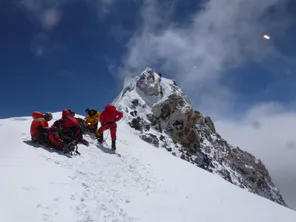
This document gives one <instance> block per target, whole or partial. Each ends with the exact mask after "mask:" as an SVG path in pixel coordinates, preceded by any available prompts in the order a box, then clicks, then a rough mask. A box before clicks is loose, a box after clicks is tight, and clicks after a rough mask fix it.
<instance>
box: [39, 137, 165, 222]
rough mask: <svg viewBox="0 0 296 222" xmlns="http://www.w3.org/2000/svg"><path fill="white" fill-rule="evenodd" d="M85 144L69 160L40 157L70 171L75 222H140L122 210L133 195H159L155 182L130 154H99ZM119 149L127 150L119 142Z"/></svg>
mask: <svg viewBox="0 0 296 222" xmlns="http://www.w3.org/2000/svg"><path fill="white" fill-rule="evenodd" d="M89 142H90V146H89V147H88V148H84V147H83V150H82V149H81V150H82V151H81V153H82V155H81V156H76V157H73V158H70V159H69V158H65V157H63V156H59V155H58V154H52V155H49V156H51V157H49V156H48V155H47V154H46V155H43V156H44V157H45V158H46V160H48V161H51V162H54V163H55V164H58V165H59V166H60V167H62V168H66V169H70V170H71V171H72V172H73V175H72V176H71V177H70V179H71V180H72V181H73V183H75V184H76V185H78V184H79V186H80V187H81V189H80V191H79V192H74V193H72V194H71V195H70V196H69V198H70V199H71V201H74V202H75V207H74V209H73V210H75V211H76V214H77V222H95V221H100V222H110V221H112V222H113V221H114V222H115V221H118V222H119V221H120V222H137V221H140V220H139V219H138V218H136V217H133V216H130V213H129V212H127V211H128V210H126V209H127V208H128V207H129V206H128V205H130V204H132V201H133V195H134V194H136V193H137V195H136V196H139V195H140V196H142V197H143V198H145V197H148V198H149V195H151V194H154V193H161V192H163V191H162V190H161V189H160V187H159V183H158V182H157V179H156V178H154V177H153V176H152V175H151V173H150V172H149V170H148V169H147V166H144V165H142V164H141V163H140V161H139V160H138V159H137V158H136V157H134V156H133V155H132V154H129V153H125V154H124V155H121V156H118V155H116V154H111V153H108V152H104V151H102V150H101V149H99V148H98V147H96V146H95V144H94V142H93V140H89ZM124 143H125V144H124ZM119 146H120V147H121V146H127V142H124V141H120V140H119ZM42 153H43V152H42ZM43 154H44V153H43ZM73 204H74V203H73ZM54 217H55V215H52V218H54ZM47 219H48V218H47ZM48 221H50V220H48ZM52 221H54V220H52Z"/></svg>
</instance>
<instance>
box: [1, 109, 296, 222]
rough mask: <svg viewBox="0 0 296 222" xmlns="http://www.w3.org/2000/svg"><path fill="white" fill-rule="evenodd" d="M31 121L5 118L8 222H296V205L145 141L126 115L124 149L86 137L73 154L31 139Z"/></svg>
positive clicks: (121, 134)
mask: <svg viewBox="0 0 296 222" xmlns="http://www.w3.org/2000/svg"><path fill="white" fill-rule="evenodd" d="M60 116H61V113H55V114H54V119H53V120H52V121H51V123H53V121H54V120H56V119H57V118H60ZM31 121H32V119H31V117H19V118H10V119H4V120H0V135H1V138H2V139H1V140H0V173H1V175H2V179H1V181H0V190H1V198H0V218H1V221H3V222H19V221H30V222H40V221H50V222H65V221H71V222H99V221H100V222H104V221H105V222H110V221H120V222H136V221H137V222H139V221H141V222H151V221H156V222H158V221H159V222H163V221H171V222H175V221H176V222H180V221H186V222H190V221H192V222H196V221H207V222H217V221H221V222H231V221H233V222H236V221H240V222H250V221H252V222H271V221H273V222H282V221H285V222H294V221H295V218H296V213H295V212H294V211H292V210H290V209H288V208H286V207H283V206H280V205H279V204H277V203H275V202H272V201H270V200H267V199H265V198H261V197H259V196H258V195H255V194H252V193H250V192H247V191H246V190H243V189H240V188H239V187H237V186H234V185H233V184H231V183H228V182H226V181H225V180H223V179H222V178H221V177H219V176H216V175H214V174H211V173H209V172H207V171H205V170H203V169H200V168H198V167H196V166H194V165H193V164H191V163H189V162H186V161H183V160H181V159H180V158H178V157H175V156H173V155H168V152H167V151H166V150H165V149H157V148H155V147H154V146H152V145H150V144H148V143H146V142H143V141H142V140H141V139H140V138H139V137H138V136H137V135H134V134H132V133H130V130H131V129H130V127H129V126H128V125H127V124H126V123H125V122H124V121H122V122H121V123H120V124H119V126H118V151H117V152H118V153H117V154H114V153H110V150H109V149H108V148H104V147H101V146H99V147H98V146H97V144H96V142H95V141H94V140H93V139H91V137H89V136H85V138H86V139H87V140H88V141H89V142H90V144H91V145H90V146H89V147H85V146H83V145H79V150H80V152H81V156H74V157H72V158H70V157H67V156H64V155H60V154H58V153H56V152H54V151H49V150H46V149H43V148H38V147H32V146H30V145H28V144H26V143H25V142H24V140H27V139H28V138H29V128H30V124H31ZM105 137H108V140H110V136H108V134H107V133H106V134H105Z"/></svg>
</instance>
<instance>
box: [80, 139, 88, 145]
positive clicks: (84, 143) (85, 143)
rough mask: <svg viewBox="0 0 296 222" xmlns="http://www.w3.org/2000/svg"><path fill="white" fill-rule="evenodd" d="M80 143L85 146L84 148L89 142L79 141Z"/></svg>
mask: <svg viewBox="0 0 296 222" xmlns="http://www.w3.org/2000/svg"><path fill="white" fill-rule="evenodd" d="M81 143H82V144H83V145H85V146H89V142H88V141H86V140H85V139H83V140H82V141H81Z"/></svg>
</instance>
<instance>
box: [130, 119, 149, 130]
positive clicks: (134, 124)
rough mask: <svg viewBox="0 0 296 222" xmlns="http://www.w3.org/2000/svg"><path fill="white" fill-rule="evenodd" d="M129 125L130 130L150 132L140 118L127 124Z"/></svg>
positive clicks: (146, 124) (147, 125)
mask: <svg viewBox="0 0 296 222" xmlns="http://www.w3.org/2000/svg"><path fill="white" fill-rule="evenodd" d="M129 125H130V127H131V128H134V129H135V130H138V131H143V130H144V131H149V130H150V125H149V124H148V123H147V122H145V121H144V120H143V119H141V118H140V117H136V118H133V119H132V120H131V122H129Z"/></svg>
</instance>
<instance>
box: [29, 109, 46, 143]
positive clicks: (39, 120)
mask: <svg viewBox="0 0 296 222" xmlns="http://www.w3.org/2000/svg"><path fill="white" fill-rule="evenodd" d="M32 117H33V119H34V120H33V121H32V123H31V129H30V132H31V136H32V137H34V136H37V135H40V134H42V133H44V132H46V131H48V123H47V122H46V120H45V119H44V115H43V114H42V113H41V112H37V111H35V112H33V113H32Z"/></svg>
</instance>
